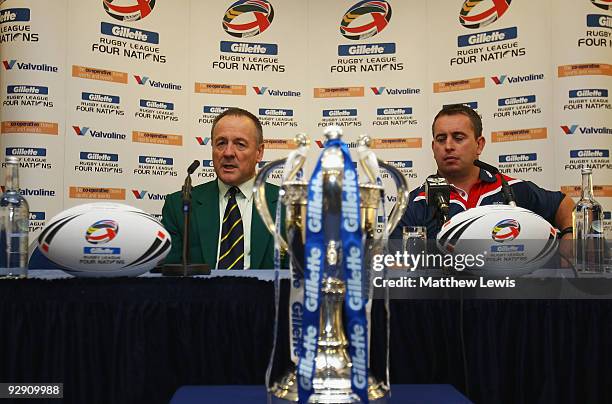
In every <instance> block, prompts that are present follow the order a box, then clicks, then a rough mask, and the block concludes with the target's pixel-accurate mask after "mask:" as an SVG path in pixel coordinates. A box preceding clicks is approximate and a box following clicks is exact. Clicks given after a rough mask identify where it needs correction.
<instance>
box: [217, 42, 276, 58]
mask: <svg viewBox="0 0 612 404" xmlns="http://www.w3.org/2000/svg"><path fill="white" fill-rule="evenodd" d="M219 48H220V50H221V52H226V53H246V54H249V55H278V45H275V44H271V43H255V44H251V43H246V42H230V41H221V44H220V45H219Z"/></svg>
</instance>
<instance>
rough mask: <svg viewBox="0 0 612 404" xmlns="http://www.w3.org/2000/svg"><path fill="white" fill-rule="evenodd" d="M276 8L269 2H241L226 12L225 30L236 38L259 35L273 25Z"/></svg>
mask: <svg viewBox="0 0 612 404" xmlns="http://www.w3.org/2000/svg"><path fill="white" fill-rule="evenodd" d="M272 20H274V8H272V4H270V2H269V1H268V0H239V1H237V2H235V3H234V4H232V5H231V6H229V8H228V9H227V10H225V15H224V16H223V23H222V24H223V29H224V30H225V32H227V33H228V34H230V35H231V36H235V37H236V38H247V37H251V36H255V35H259V34H261V33H262V32H264V31H265V30H266V29H268V27H269V26H270V25H271V24H272Z"/></svg>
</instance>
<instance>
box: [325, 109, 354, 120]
mask: <svg viewBox="0 0 612 404" xmlns="http://www.w3.org/2000/svg"><path fill="white" fill-rule="evenodd" d="M337 116H357V110H356V109H352V108H351V109H324V110H323V117H325V118H330V117H337Z"/></svg>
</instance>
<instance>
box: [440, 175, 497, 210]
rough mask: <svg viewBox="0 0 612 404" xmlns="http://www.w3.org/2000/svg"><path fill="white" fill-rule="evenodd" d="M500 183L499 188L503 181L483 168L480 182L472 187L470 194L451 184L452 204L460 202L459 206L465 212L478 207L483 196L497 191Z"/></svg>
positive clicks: (479, 177) (479, 176)
mask: <svg viewBox="0 0 612 404" xmlns="http://www.w3.org/2000/svg"><path fill="white" fill-rule="evenodd" d="M498 182H499V186H501V181H500V180H499V178H498V177H497V175H494V174H491V173H490V172H488V171H487V170H484V169H482V168H481V169H480V172H479V174H478V181H476V183H475V184H474V185H472V188H471V189H470V192H469V193H468V192H465V190H463V189H461V188H459V187H457V186H455V185H453V184H449V185H450V187H451V202H453V201H457V202H459V205H461V206H462V207H463V209H464V210H465V209H470V208H473V207H476V206H478V203H479V202H480V200H481V199H482V197H483V194H485V193H488V192H490V191H492V190H493V189H495V188H496V187H497V186H498V184H497V183H498Z"/></svg>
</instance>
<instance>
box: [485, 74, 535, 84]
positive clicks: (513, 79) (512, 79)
mask: <svg viewBox="0 0 612 404" xmlns="http://www.w3.org/2000/svg"><path fill="white" fill-rule="evenodd" d="M543 79H544V73H539V74H533V73H531V74H527V75H524V76H507V75H505V74H502V75H500V76H491V80H493V82H494V83H495V84H497V85H498V86H499V85H501V84H504V83H508V84H516V83H523V82H526V81H534V80H543Z"/></svg>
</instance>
